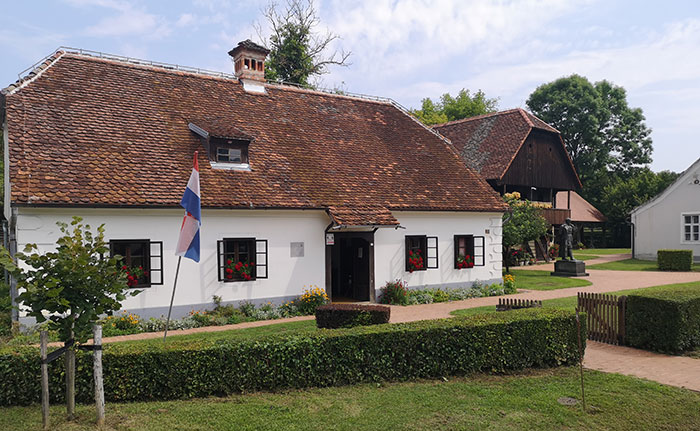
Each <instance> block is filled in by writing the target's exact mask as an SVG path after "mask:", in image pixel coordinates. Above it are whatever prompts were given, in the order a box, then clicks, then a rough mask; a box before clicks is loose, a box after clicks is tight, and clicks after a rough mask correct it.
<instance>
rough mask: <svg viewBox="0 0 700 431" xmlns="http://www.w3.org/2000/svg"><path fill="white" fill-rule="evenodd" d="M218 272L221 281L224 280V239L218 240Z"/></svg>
mask: <svg viewBox="0 0 700 431" xmlns="http://www.w3.org/2000/svg"><path fill="white" fill-rule="evenodd" d="M216 272H217V274H218V277H219V281H224V240H221V239H220V240H218V241H216Z"/></svg>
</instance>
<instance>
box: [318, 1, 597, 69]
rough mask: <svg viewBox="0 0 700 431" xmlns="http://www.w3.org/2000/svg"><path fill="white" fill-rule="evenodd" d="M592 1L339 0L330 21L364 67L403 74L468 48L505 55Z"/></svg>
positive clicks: (457, 54) (356, 60)
mask: <svg viewBox="0 0 700 431" xmlns="http://www.w3.org/2000/svg"><path fill="white" fill-rule="evenodd" d="M587 3H590V1H588V0H579V1H566V2H564V1H558V0H543V1H536V0H525V1H520V2H494V1H490V0H473V1H469V2H463V1H449V0H442V1H434V2H428V1H421V0H406V1H401V2H393V1H389V0H368V1H364V2H362V3H361V4H359V5H358V6H355V7H348V6H347V4H346V3H345V2H342V1H339V0H335V1H334V2H332V3H331V7H330V8H327V9H329V11H328V14H329V17H328V20H327V21H324V22H328V24H329V27H330V28H332V29H333V31H334V32H335V33H337V34H339V35H340V36H341V37H342V39H343V40H342V45H343V46H347V47H351V49H352V51H353V52H354V53H355V54H356V55H354V56H353V62H354V63H355V64H356V65H357V67H358V68H359V69H361V70H363V71H369V70H372V71H381V72H380V73H384V74H397V73H406V72H409V71H412V70H415V69H417V68H430V67H439V64H440V63H439V62H442V61H445V60H446V59H450V58H454V57H455V56H460V55H463V54H465V53H466V52H467V51H468V50H476V51H477V56H480V57H482V58H481V59H483V58H484V57H486V56H494V55H499V54H502V53H504V52H505V51H508V50H509V49H511V48H512V44H513V43H514V42H518V41H520V40H522V39H523V38H525V37H526V36H529V35H532V34H533V33H542V32H546V31H547V27H546V24H548V23H550V22H551V21H553V20H554V19H556V18H557V17H560V16H562V15H564V14H567V13H571V12H572V11H574V10H576V9H577V8H580V7H581V5H582V4H587ZM325 10H326V9H324V11H325ZM477 60H480V59H477Z"/></svg>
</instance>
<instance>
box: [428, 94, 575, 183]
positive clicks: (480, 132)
mask: <svg viewBox="0 0 700 431" xmlns="http://www.w3.org/2000/svg"><path fill="white" fill-rule="evenodd" d="M433 129H435V130H436V131H438V132H439V133H440V134H442V135H443V136H445V137H447V138H449V139H450V141H452V143H453V144H454V145H455V147H456V149H457V150H458V151H459V152H460V154H461V155H462V157H463V158H464V159H465V160H466V161H467V164H468V165H469V166H471V167H472V168H474V169H476V170H478V171H479V173H481V175H482V176H483V177H484V178H486V179H488V180H500V179H502V178H503V176H504V175H505V174H506V172H507V171H508V168H509V167H510V165H511V163H512V161H513V160H514V159H515V156H516V155H517V154H518V151H520V148H521V147H522V146H523V144H524V143H525V140H526V139H527V137H528V136H529V135H530V132H532V131H533V130H542V131H544V132H549V133H553V134H556V135H557V138H558V139H559V141H560V142H561V145H562V149H563V150H564V153H565V154H566V156H567V158H568V162H569V166H570V167H571V170H572V172H573V173H574V176H575V177H576V182H578V183H579V186H580V181H579V179H578V175H577V174H576V170H575V168H574V165H573V163H572V162H571V158H570V157H569V155H568V152H567V151H566V147H565V146H564V141H563V140H562V139H561V135H560V134H559V131H558V130H557V129H555V128H554V127H552V126H550V125H549V124H547V123H545V122H544V121H542V120H541V119H539V118H537V117H536V116H534V115H532V114H531V113H530V112H527V111H525V110H524V109H520V108H516V109H510V110H507V111H501V112H493V113H490V114H485V115H479V116H476V117H471V118H465V119H463V120H456V121H451V122H449V123H444V124H438V125H435V126H433Z"/></svg>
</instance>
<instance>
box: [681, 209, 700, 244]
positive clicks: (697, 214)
mask: <svg viewBox="0 0 700 431" xmlns="http://www.w3.org/2000/svg"><path fill="white" fill-rule="evenodd" d="M686 217H691V220H690V238H691V239H690V240H687V239H685V227H686V226H688V224H687V223H686V222H685V218H686ZM692 217H697V218H698V223H695V221H694V219H693V218H692ZM694 226H697V227H698V231H699V236H698V239H697V240H695V239H692V238H693V227H694ZM681 244H700V211H693V212H685V213H682V214H681Z"/></svg>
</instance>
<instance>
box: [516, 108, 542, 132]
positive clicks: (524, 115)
mask: <svg viewBox="0 0 700 431" xmlns="http://www.w3.org/2000/svg"><path fill="white" fill-rule="evenodd" d="M517 109H518V112H519V113H520V115H522V117H523V118H524V119H525V122H526V123H527V124H528V125H529V126H530V127H535V124H534V123H533V122H532V120H531V119H530V117H529V116H528V115H527V112H525V110H524V109H522V108H517ZM539 128H540V127H538V129H539Z"/></svg>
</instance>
